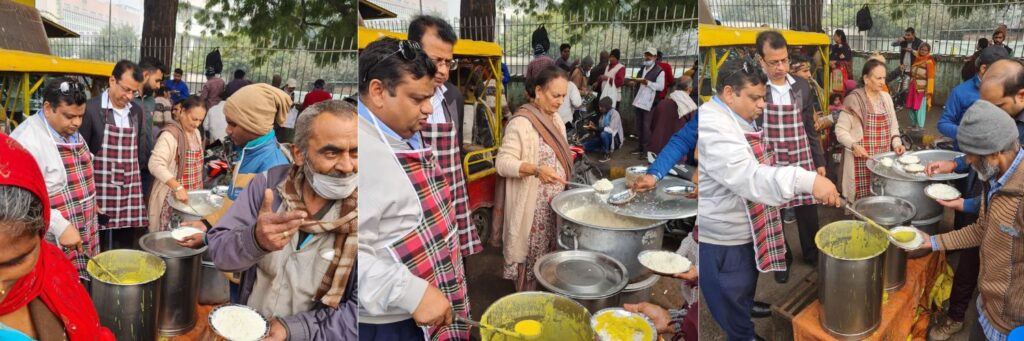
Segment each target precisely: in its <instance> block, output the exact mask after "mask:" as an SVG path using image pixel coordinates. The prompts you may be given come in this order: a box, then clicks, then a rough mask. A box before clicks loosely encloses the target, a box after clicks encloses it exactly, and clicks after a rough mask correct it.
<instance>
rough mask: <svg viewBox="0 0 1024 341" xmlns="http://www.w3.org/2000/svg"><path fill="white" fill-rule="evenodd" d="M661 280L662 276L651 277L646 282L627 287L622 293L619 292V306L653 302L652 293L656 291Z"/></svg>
mask: <svg viewBox="0 0 1024 341" xmlns="http://www.w3.org/2000/svg"><path fill="white" fill-rule="evenodd" d="M659 279H661V276H660V275H650V276H649V277H647V278H646V279H644V280H641V281H638V282H636V283H631V284H629V285H627V286H626V288H625V289H622V292H619V295H618V301H619V304H618V306H620V307H621V306H622V305H623V304H637V303H640V302H651V299H652V297H651V294H652V293H651V291H652V290H653V289H654V285H655V284H658V280H659Z"/></svg>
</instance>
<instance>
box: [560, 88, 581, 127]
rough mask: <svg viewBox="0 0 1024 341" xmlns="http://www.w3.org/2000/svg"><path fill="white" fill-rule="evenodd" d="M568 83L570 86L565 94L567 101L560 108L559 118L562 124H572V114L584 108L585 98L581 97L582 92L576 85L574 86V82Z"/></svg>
mask: <svg viewBox="0 0 1024 341" xmlns="http://www.w3.org/2000/svg"><path fill="white" fill-rule="evenodd" d="M568 83H569V86H568V88H567V89H566V92H565V100H563V101H562V105H561V106H559V107H558V117H559V118H561V119H562V123H569V122H572V113H573V112H574V111H576V109H579V108H580V107H582V106H583V97H580V90H579V89H578V88H576V84H573V82H568Z"/></svg>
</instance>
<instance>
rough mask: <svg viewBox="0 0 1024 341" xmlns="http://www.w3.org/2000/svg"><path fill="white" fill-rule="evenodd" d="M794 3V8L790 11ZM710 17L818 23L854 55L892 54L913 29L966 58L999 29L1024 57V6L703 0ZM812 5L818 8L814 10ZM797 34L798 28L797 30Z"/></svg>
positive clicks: (949, 0)
mask: <svg viewBox="0 0 1024 341" xmlns="http://www.w3.org/2000/svg"><path fill="white" fill-rule="evenodd" d="M794 2H795V3H796V4H797V6H792V5H793V4H794ZM706 3H707V6H708V8H709V9H710V11H711V13H712V15H714V16H715V18H716V19H718V20H720V21H721V22H722V24H723V25H726V26H732V27H758V26H762V25H768V26H770V27H774V28H781V29H792V28H795V27H796V26H799V25H796V24H797V23H798V22H800V23H806V22H808V20H801V19H804V18H820V19H821V22H820V27H821V28H822V29H823V30H824V31H825V32H829V33H831V32H834V31H835V30H836V29H843V30H844V31H845V32H846V34H847V38H848V41H849V43H850V47H851V48H853V49H854V50H855V51H859V52H882V53H897V52H899V48H898V47H894V46H892V43H893V42H894V41H895V40H896V39H900V38H901V37H902V36H903V31H904V30H905V29H906V28H907V27H913V28H914V29H915V31H916V35H917V37H919V38H921V39H923V40H924V41H926V42H928V43H929V44H930V45H931V46H932V53H933V54H935V55H940V56H958V57H963V56H969V55H971V54H973V53H974V51H975V46H976V44H977V41H978V39H979V38H988V39H990V40H991V38H992V32H993V31H995V29H996V28H997V27H998V25H999V24H1005V25H1007V27H1008V31H1009V32H1008V34H1007V37H1006V43H1005V44H1006V45H1008V46H1009V47H1011V48H1012V49H1013V50H1014V51H1013V54H1014V56H1015V57H1020V56H1024V42H1022V41H1021V40H1022V37H1024V23H1022V13H1024V2H1021V1H998V0H997V1H993V2H990V3H980V2H979V1H978V0H945V1H942V2H928V1H926V2H916V1H915V2H911V1H878V0H867V1H865V0H821V1H813V0H811V1H808V0H706ZM817 4H820V5H821V6H820V7H818V6H817ZM864 6H867V7H868V9H869V10H870V12H871V17H872V21H873V22H874V25H873V27H872V28H871V30H869V31H864V32H858V30H857V28H856V18H857V11H859V10H860V9H861V8H863V7H864ZM801 30H802V29H801Z"/></svg>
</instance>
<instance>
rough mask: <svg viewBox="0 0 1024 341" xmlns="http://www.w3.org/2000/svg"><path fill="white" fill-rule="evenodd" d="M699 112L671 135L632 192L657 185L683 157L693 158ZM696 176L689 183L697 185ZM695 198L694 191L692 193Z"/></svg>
mask: <svg viewBox="0 0 1024 341" xmlns="http://www.w3.org/2000/svg"><path fill="white" fill-rule="evenodd" d="M699 113H700V112H699V111H698V112H694V113H693V119H691V120H690V121H689V122H686V125H685V126H683V129H679V131H677V132H676V133H675V134H672V138H671V139H669V140H668V144H666V145H665V148H662V149H661V154H658V158H657V159H655V160H654V163H653V164H651V166H650V167H647V174H644V176H641V177H640V178H639V179H637V181H636V183H635V184H634V185H633V190H635V191H638V192H643V191H648V190H650V189H652V188H654V186H655V185H656V184H657V182H658V181H660V180H661V179H663V178H665V175H667V174H668V172H669V171H671V170H672V166H675V165H676V163H678V162H679V161H682V160H683V157H684V156H691V157H692V156H693V155H692V154H693V152H694V151H695V149H696V147H697V127H698V126H699V125H698V124H697V120H698V116H699ZM696 177H697V174H696V173H694V178H693V179H692V181H691V182H693V183H697V178H696ZM693 195H694V196H696V195H697V194H696V191H694V194H693Z"/></svg>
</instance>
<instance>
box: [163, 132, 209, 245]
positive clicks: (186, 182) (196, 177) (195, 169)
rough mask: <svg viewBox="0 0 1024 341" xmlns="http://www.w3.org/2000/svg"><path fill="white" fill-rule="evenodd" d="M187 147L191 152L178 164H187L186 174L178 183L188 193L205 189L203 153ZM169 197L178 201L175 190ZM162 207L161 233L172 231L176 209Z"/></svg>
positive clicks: (186, 153)
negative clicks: (173, 213)
mask: <svg viewBox="0 0 1024 341" xmlns="http://www.w3.org/2000/svg"><path fill="white" fill-rule="evenodd" d="M187 135H188V133H186V134H185V135H184V136H182V137H183V138H188V137H186V136H187ZM185 145H187V146H189V150H188V151H187V152H185V158H184V160H178V162H184V163H185V166H184V167H183V169H184V170H185V172H184V174H180V175H178V183H179V184H181V186H182V187H184V188H185V190H186V191H195V190H200V189H203V174H202V169H203V151H202V150H201V149H198V148H192V144H191V143H186V144H185ZM167 197H169V198H170V200H178V199H177V198H175V197H174V189H173V188H171V190H170V191H168V192H167ZM165 202H166V201H165ZM162 207H163V209H162V211H161V212H160V222H161V223H160V229H161V231H168V230H170V228H169V227H170V222H171V211H173V210H174V209H172V208H171V205H167V204H164V205H163V206H162Z"/></svg>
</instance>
